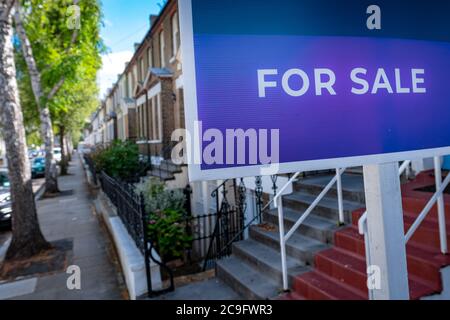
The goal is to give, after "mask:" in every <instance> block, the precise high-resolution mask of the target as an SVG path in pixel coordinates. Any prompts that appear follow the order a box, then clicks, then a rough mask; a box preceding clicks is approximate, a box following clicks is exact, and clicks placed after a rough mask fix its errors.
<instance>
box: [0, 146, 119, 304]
mask: <svg viewBox="0 0 450 320" xmlns="http://www.w3.org/2000/svg"><path fill="white" fill-rule="evenodd" d="M69 173H70V174H71V175H69V176H65V177H60V178H59V188H60V190H62V191H64V195H62V196H60V197H57V198H54V199H43V200H39V201H37V207H38V214H39V221H40V224H41V228H42V231H43V233H44V235H45V237H46V239H47V240H48V241H51V242H53V241H57V240H68V242H69V244H70V243H71V244H72V246H73V247H72V252H71V259H69V260H71V261H69V262H68V265H77V266H79V267H80V269H81V290H73V291H71V290H68V289H67V285H66V282H67V279H68V277H69V276H70V275H69V274H66V273H65V272H58V273H55V274H52V275H46V276H43V277H39V278H31V279H25V280H21V281H17V282H13V283H7V284H2V285H0V299H8V298H12V299H39V300H42V299H64V300H66V299H83V300H90V299H94V300H103V299H123V298H124V292H126V291H125V288H124V287H122V286H121V285H120V283H121V282H122V280H121V275H120V273H119V272H120V271H119V268H118V267H117V265H116V264H115V263H114V261H115V253H114V250H113V249H112V246H111V243H110V242H109V238H108V235H107V233H106V231H105V229H104V228H103V226H102V225H101V224H100V223H99V220H98V218H97V217H96V216H95V215H94V211H93V210H92V201H91V198H90V193H89V190H88V186H87V183H86V180H85V176H84V171H83V168H82V166H81V162H80V160H79V157H78V155H77V154H75V155H74V156H73V161H72V162H71V164H70V168H69Z"/></svg>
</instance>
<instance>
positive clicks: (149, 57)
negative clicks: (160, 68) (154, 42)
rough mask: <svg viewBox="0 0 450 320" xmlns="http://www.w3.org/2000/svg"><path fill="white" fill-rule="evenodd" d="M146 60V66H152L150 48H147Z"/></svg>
mask: <svg viewBox="0 0 450 320" xmlns="http://www.w3.org/2000/svg"><path fill="white" fill-rule="evenodd" d="M147 61H148V67H149V68H153V53H152V49H151V48H148V49H147Z"/></svg>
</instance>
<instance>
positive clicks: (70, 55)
mask: <svg viewBox="0 0 450 320" xmlns="http://www.w3.org/2000/svg"><path fill="white" fill-rule="evenodd" d="M73 4H74V2H73V0H51V1H49V0H22V6H23V9H24V10H23V17H24V19H23V20H24V26H25V29H26V32H27V36H28V38H29V39H30V42H31V45H32V49H33V56H34V58H35V60H36V63H37V66H38V70H39V71H40V74H41V81H42V88H43V91H44V95H45V96H47V95H48V93H49V92H50V91H51V90H52V88H54V86H55V85H56V84H57V83H59V82H60V81H61V79H64V84H63V86H62V87H61V89H60V90H59V91H58V93H57V95H56V96H54V97H53V98H52V99H51V100H50V101H47V100H46V99H44V100H45V101H43V103H45V104H46V105H48V107H49V109H50V112H51V118H52V122H53V126H54V128H55V129H56V130H55V132H58V129H59V128H60V127H64V131H65V133H66V134H69V135H70V136H71V137H73V139H74V140H75V141H73V142H74V143H76V142H77V140H76V139H79V136H80V134H79V133H80V131H81V129H82V128H83V126H84V122H85V120H86V118H87V117H88V116H89V115H90V114H91V113H92V112H93V111H95V109H96V108H97V106H98V105H99V101H98V97H97V96H98V88H97V83H96V75H97V72H98V70H99V69H100V67H101V56H100V55H101V53H103V52H105V46H104V44H103V42H102V40H101V38H100V28H101V24H102V14H101V5H100V1H99V0H80V1H78V6H79V8H80V17H79V21H80V24H79V29H74V28H71V27H70V26H69V23H68V22H69V19H70V14H73V11H72V12H71V11H70V10H69V8H70V7H71V6H73ZM15 47H16V56H17V58H16V63H17V73H18V75H17V76H18V80H19V81H18V82H19V89H20V98H21V101H22V108H23V110H24V118H25V125H26V131H27V137H29V138H31V137H32V136H33V135H36V133H38V132H39V123H40V121H39V113H38V110H37V104H36V102H35V101H34V96H33V93H32V90H31V85H30V80H29V75H28V70H27V66H26V64H25V62H24V61H23V57H22V52H21V49H20V43H19V41H18V40H17V39H16V42H15ZM33 139H34V138H33ZM29 140H31V139H29Z"/></svg>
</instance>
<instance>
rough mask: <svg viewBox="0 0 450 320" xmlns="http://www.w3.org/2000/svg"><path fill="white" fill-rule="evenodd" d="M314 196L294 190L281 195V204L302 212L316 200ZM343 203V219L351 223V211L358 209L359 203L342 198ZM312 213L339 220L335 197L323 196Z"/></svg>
mask: <svg viewBox="0 0 450 320" xmlns="http://www.w3.org/2000/svg"><path fill="white" fill-rule="evenodd" d="M316 198H317V197H316V196H314V195H311V194H309V193H306V192H294V193H293V194H290V195H287V196H284V197H283V205H284V206H285V207H287V208H290V209H292V210H296V211H301V212H304V211H305V210H307V209H308V208H309V206H310V205H311V204H312V203H313V202H314V201H315V200H316ZM343 204H344V220H345V222H346V223H351V221H352V215H351V213H352V212H353V211H355V210H357V209H360V208H361V204H360V203H357V202H354V201H348V200H344V201H343ZM313 213H314V214H316V215H318V216H321V217H323V218H327V219H330V220H333V221H339V205H338V200H337V198H335V197H324V198H323V199H322V200H321V201H320V202H319V204H318V205H317V206H316V208H315V209H314V210H313Z"/></svg>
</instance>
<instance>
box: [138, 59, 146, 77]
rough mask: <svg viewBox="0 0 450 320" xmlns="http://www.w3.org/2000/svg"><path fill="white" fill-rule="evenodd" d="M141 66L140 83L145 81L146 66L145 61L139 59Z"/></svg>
mask: <svg viewBox="0 0 450 320" xmlns="http://www.w3.org/2000/svg"><path fill="white" fill-rule="evenodd" d="M139 66H140V74H139V81H144V77H145V66H144V59H143V58H141V59H139Z"/></svg>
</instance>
